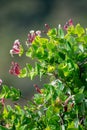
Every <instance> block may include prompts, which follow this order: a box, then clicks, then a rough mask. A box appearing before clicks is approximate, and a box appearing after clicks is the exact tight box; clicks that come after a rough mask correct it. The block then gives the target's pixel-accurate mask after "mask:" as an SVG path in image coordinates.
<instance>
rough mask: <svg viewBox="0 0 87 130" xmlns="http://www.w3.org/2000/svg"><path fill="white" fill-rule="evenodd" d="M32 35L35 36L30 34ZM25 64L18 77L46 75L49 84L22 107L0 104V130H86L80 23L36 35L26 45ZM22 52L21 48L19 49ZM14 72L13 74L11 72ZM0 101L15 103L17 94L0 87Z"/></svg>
mask: <svg viewBox="0 0 87 130" xmlns="http://www.w3.org/2000/svg"><path fill="white" fill-rule="evenodd" d="M34 36H35V35H34ZM28 44H29V45H28V46H27V47H28V49H27V51H26V52H25V51H23V53H24V52H25V55H26V56H27V57H29V58H31V59H32V60H33V59H35V64H34V65H33V66H32V65H31V64H30V63H26V64H25V67H24V68H23V69H21V70H20V73H18V77H20V78H24V77H29V78H31V80H32V79H33V78H34V77H35V76H39V77H40V79H41V77H42V76H44V75H46V76H48V77H49V83H48V84H45V83H44V85H43V88H42V89H39V87H38V86H37V85H35V88H36V90H37V92H38V93H37V94H35V95H34V97H33V99H31V100H30V101H29V102H28V103H27V105H25V106H24V107H23V108H22V107H21V106H20V105H18V104H15V105H14V106H13V107H11V106H10V105H5V104H4V105H3V104H2V102H0V103H1V107H0V109H1V112H0V115H1V117H0V129H1V130H4V129H7V130H87V31H86V29H84V28H83V27H81V25H80V24H77V25H76V26H74V25H72V26H69V27H68V28H67V30H66V32H65V31H64V30H63V29H62V27H60V26H59V28H58V29H56V28H53V29H49V30H48V33H47V37H41V36H38V35H37V36H36V37H35V39H34V40H33V41H32V43H31V44H30V43H28ZM23 50H24V48H23ZM15 73H16V71H15ZM0 98H1V99H2V98H5V99H6V98H11V99H12V100H18V99H19V98H22V96H21V94H20V91H19V90H16V89H15V88H13V87H10V88H9V87H8V86H6V85H2V89H1V93H0Z"/></svg>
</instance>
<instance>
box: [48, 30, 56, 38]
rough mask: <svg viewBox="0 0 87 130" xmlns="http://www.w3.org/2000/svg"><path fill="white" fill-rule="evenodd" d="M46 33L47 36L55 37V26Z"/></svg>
mask: <svg viewBox="0 0 87 130" xmlns="http://www.w3.org/2000/svg"><path fill="white" fill-rule="evenodd" d="M47 35H48V36H49V37H56V36H57V29H56V28H53V29H50V30H49V31H48V33H47Z"/></svg>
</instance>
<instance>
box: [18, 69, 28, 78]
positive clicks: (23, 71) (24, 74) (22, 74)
mask: <svg viewBox="0 0 87 130" xmlns="http://www.w3.org/2000/svg"><path fill="white" fill-rule="evenodd" d="M26 76H27V69H26V67H24V68H23V69H21V73H20V75H18V77H19V78H24V77H26Z"/></svg>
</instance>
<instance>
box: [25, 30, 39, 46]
mask: <svg viewBox="0 0 87 130" xmlns="http://www.w3.org/2000/svg"><path fill="white" fill-rule="evenodd" d="M36 36H41V31H40V30H37V31H36V32H35V31H34V30H31V31H30V33H29V34H28V39H27V42H28V43H30V44H31V43H32V42H33V41H34V39H35V37H36Z"/></svg>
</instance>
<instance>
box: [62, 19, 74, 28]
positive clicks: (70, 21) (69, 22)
mask: <svg viewBox="0 0 87 130" xmlns="http://www.w3.org/2000/svg"><path fill="white" fill-rule="evenodd" d="M72 25H73V21H72V19H69V20H68V22H66V24H65V25H64V30H67V29H68V27H69V26H72Z"/></svg>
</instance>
